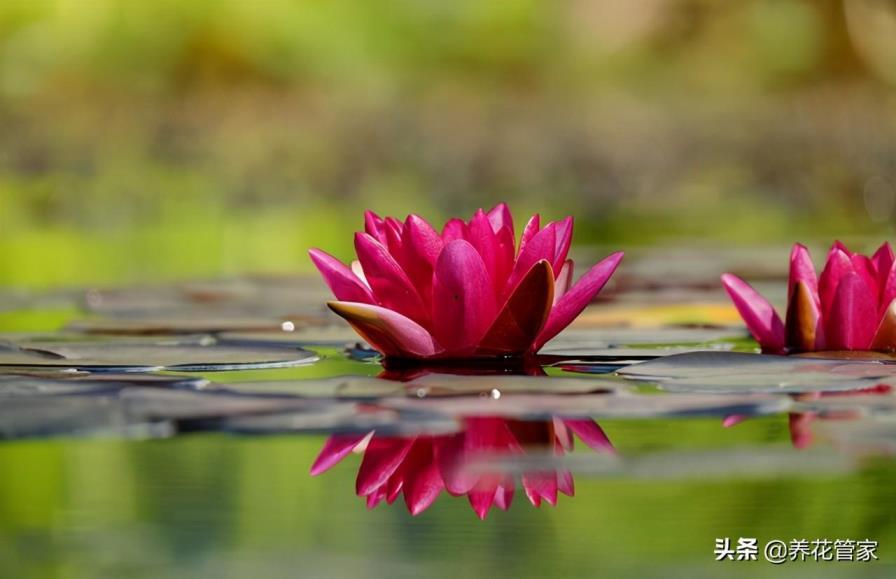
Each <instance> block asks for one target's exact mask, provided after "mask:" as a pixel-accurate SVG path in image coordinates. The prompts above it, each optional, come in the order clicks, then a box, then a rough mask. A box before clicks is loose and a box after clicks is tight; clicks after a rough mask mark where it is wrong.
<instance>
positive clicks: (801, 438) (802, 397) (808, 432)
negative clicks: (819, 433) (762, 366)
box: [722, 384, 893, 449]
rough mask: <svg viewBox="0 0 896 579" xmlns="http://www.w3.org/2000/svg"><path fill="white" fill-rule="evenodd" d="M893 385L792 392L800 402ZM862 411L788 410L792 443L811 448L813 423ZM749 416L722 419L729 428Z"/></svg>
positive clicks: (870, 391)
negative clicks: (831, 390) (822, 412)
mask: <svg viewBox="0 0 896 579" xmlns="http://www.w3.org/2000/svg"><path fill="white" fill-rule="evenodd" d="M892 390H893V389H892V387H891V386H889V385H887V384H878V385H876V386H872V387H871V388H862V389H860V390H847V391H836V392H802V393H799V394H791V397H792V398H793V399H794V400H796V401H798V402H811V401H813V400H820V399H823V398H834V397H845V396H861V395H869V394H889V393H890V392H892ZM861 415H862V413H861V412H860V411H858V410H840V411H828V412H825V413H824V414H819V413H818V412H811V411H809V412H788V413H787V428H788V430H789V431H790V443H791V444H792V445H793V447H794V448H799V449H803V448H809V447H810V446H812V444H813V443H814V442H815V436H814V434H813V433H812V423H813V422H815V420H817V419H822V420H850V419H856V418H860V417H861ZM747 418H749V417H748V416H744V415H742V414H730V415H728V416H726V417H725V418H724V420H722V426H724V427H725V428H729V427H731V426H734V425H736V424H740V423H741V422H743V421H744V420H746V419H747Z"/></svg>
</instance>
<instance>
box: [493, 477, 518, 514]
mask: <svg viewBox="0 0 896 579" xmlns="http://www.w3.org/2000/svg"><path fill="white" fill-rule="evenodd" d="M513 490H514V486H513V479H511V478H510V477H508V478H506V479H504V482H503V483H502V484H501V486H499V487H498V490H497V492H496V493H495V506H497V507H498V508H499V509H501V510H502V511H506V510H507V509H509V508H510V505H511V504H513Z"/></svg>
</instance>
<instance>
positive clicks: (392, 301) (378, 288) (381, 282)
mask: <svg viewBox="0 0 896 579" xmlns="http://www.w3.org/2000/svg"><path fill="white" fill-rule="evenodd" d="M355 251H356V252H357V254H358V261H360V262H361V266H362V267H363V268H364V274H365V275H366V276H367V281H368V283H370V287H371V289H372V290H373V295H374V297H375V298H376V300H377V303H379V304H380V305H381V306H384V307H386V308H389V309H391V310H395V311H396V312H399V313H401V314H403V315H404V316H406V317H408V318H411V319H412V320H414V321H415V322H417V323H418V324H421V325H423V326H426V325H428V323H429V312H428V311H427V309H426V307H425V306H424V305H423V300H422V299H421V298H420V294H419V293H417V290H416V288H415V287H414V285H413V283H411V280H410V279H409V278H408V276H407V274H406V273H405V272H404V270H403V269H402V268H401V266H400V265H399V264H398V262H397V261H395V258H394V257H392V255H391V254H390V253H389V251H388V250H387V249H386V248H385V246H383V244H382V243H380V242H378V241H377V240H375V239H374V238H373V237H371V236H370V235H367V234H366V233H357V234H355Z"/></svg>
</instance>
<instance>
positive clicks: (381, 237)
mask: <svg viewBox="0 0 896 579" xmlns="http://www.w3.org/2000/svg"><path fill="white" fill-rule="evenodd" d="M364 231H365V232H366V233H367V235H369V236H371V237H373V238H374V239H376V240H377V241H379V242H380V243H382V244H383V245H385V244H386V224H385V222H384V221H383V218H382V217H380V216H379V215H377V214H376V213H374V212H373V211H365V212H364Z"/></svg>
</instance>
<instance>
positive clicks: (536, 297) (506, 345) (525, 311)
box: [477, 260, 554, 355]
mask: <svg viewBox="0 0 896 579" xmlns="http://www.w3.org/2000/svg"><path fill="white" fill-rule="evenodd" d="M553 303H554V274H553V271H552V270H551V264H550V263H548V261H547V260H542V261H539V262H538V263H536V264H535V265H534V266H533V267H532V269H530V270H529V273H528V274H527V275H526V277H525V278H523V280H522V281H521V282H520V283H519V284H518V285H517V286H516V289H515V290H514V292H513V293H512V294H511V295H510V297H509V298H508V299H507V302H506V303H505V304H504V306H503V307H502V308H501V311H500V312H498V315H497V316H496V317H495V318H494V323H492V325H491V327H489V328H488V330H487V331H486V332H485V335H484V336H483V338H482V339H481V340H480V341H479V347H478V348H477V352H478V353H480V354H492V355H501V354H523V353H525V352H528V351H530V350H532V351H534V350H535V349H534V345H535V343H536V339H537V338H538V336H539V335H540V333H541V332H542V331H543V330H542V328H544V327H545V324H546V323H547V321H548V319H549V317H548V316H549V315H550V312H551V306H552V304H553Z"/></svg>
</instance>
